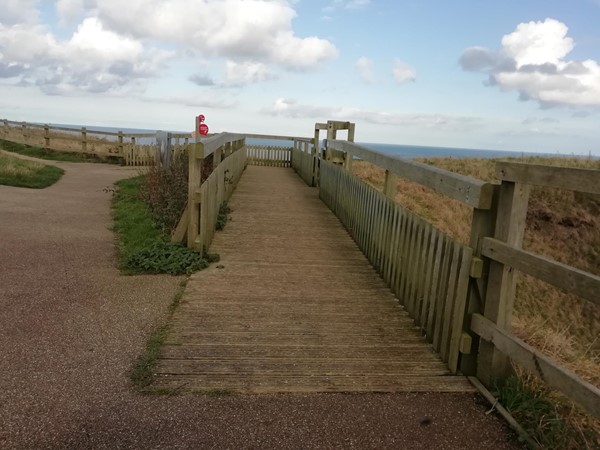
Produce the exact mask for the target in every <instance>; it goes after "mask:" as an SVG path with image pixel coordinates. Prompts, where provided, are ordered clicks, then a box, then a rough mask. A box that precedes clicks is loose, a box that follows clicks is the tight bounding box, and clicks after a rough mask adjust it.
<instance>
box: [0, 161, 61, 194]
mask: <svg viewBox="0 0 600 450" xmlns="http://www.w3.org/2000/svg"><path fill="white" fill-rule="evenodd" d="M64 173H65V171H64V170H62V169H61V168H59V167H54V166H47V165H45V164H41V163H38V162H36V161H26V160H23V159H18V158H15V157H12V156H9V155H7V154H0V184H2V185H5V186H16V187H25V188H32V189H43V188H46V187H48V186H51V185H53V184H54V183H56V182H57V181H58V180H60V177H62V176H63V174H64Z"/></svg>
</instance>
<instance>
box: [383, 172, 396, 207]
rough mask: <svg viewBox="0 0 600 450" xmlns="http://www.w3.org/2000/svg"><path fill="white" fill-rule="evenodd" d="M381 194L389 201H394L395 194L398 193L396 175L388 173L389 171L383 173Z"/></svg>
mask: <svg viewBox="0 0 600 450" xmlns="http://www.w3.org/2000/svg"><path fill="white" fill-rule="evenodd" d="M383 193H384V194H385V196H386V197H387V198H389V199H390V200H395V199H396V194H397V193H398V175H396V174H395V173H392V172H390V171H389V170H386V171H385V180H384V182H383Z"/></svg>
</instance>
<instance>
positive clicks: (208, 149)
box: [196, 133, 245, 158]
mask: <svg viewBox="0 0 600 450" xmlns="http://www.w3.org/2000/svg"><path fill="white" fill-rule="evenodd" d="M244 138H245V135H243V134H238V133H219V134H217V135H215V136H212V137H209V138H202V139H200V140H199V142H196V143H197V144H198V143H201V144H202V145H203V147H204V153H203V155H202V156H201V157H203V158H205V157H207V156H208V155H212V154H213V153H214V152H215V150H217V149H219V148H221V147H223V146H224V145H225V144H228V143H230V142H234V141H240V140H242V139H244Z"/></svg>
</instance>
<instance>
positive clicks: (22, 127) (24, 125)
mask: <svg viewBox="0 0 600 450" xmlns="http://www.w3.org/2000/svg"><path fill="white" fill-rule="evenodd" d="M21 134H22V135H23V144H27V122H23V123H22V124H21Z"/></svg>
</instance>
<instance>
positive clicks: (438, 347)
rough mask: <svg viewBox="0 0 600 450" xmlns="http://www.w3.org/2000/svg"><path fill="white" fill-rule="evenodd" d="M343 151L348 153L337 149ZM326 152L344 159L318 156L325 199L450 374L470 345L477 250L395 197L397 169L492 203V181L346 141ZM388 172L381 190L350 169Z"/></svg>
mask: <svg viewBox="0 0 600 450" xmlns="http://www.w3.org/2000/svg"><path fill="white" fill-rule="evenodd" d="M331 150H335V151H337V152H343V153H344V154H345V155H344V156H343V157H341V158H340V157H339V154H336V153H333V152H331ZM325 154H326V155H327V154H329V155H336V157H337V158H339V159H340V160H343V161H346V164H344V165H340V164H334V163H332V162H331V161H327V159H323V160H321V161H320V163H319V165H320V170H319V181H318V183H319V186H320V196H321V199H322V200H323V201H324V202H325V203H326V204H327V205H328V206H329V207H330V208H331V209H332V211H333V212H334V213H335V214H336V215H337V216H338V217H339V219H340V221H341V222H342V224H344V226H345V227H346V228H347V229H348V231H349V233H350V234H351V236H352V237H353V238H354V239H355V241H356V242H357V244H358V246H359V247H360V248H361V250H362V251H363V252H364V253H365V255H366V256H367V258H368V259H369V261H370V262H371V264H372V265H373V267H374V268H375V269H376V270H377V271H378V272H379V273H380V274H381V276H382V277H383V279H384V280H385V281H386V282H387V283H388V285H389V286H390V288H391V289H392V291H393V292H394V294H395V295H396V296H397V298H398V299H400V301H401V302H402V304H403V305H404V307H405V309H406V310H407V311H408V313H409V314H410V316H411V317H412V318H413V319H414V321H415V325H416V326H418V327H419V328H420V329H421V330H422V333H423V336H424V337H425V338H426V339H427V340H428V341H429V342H431V344H432V345H433V348H434V350H435V351H437V352H438V353H439V354H440V356H441V358H442V360H443V361H444V362H446V363H447V364H448V368H449V370H450V371H451V372H452V373H456V372H457V371H458V370H459V363H460V356H461V352H463V353H468V352H470V351H471V349H470V345H471V338H470V336H469V335H468V334H466V333H465V332H464V319H465V314H466V304H467V296H468V289H469V276H470V274H471V266H472V263H473V260H472V258H473V250H472V249H471V248H470V247H469V246H466V245H463V244H461V243H459V242H457V241H456V240H454V239H452V238H451V237H450V236H448V235H446V234H444V233H443V232H441V231H440V230H438V229H436V228H435V227H433V226H432V225H431V224H429V223H428V222H427V221H425V220H423V219H421V218H420V217H418V216H417V215H415V214H413V213H412V212H410V211H409V210H407V209H406V208H403V207H402V206H400V205H399V204H398V203H396V202H395V201H394V198H395V196H396V183H395V182H393V181H394V176H399V175H403V176H405V177H407V178H409V179H411V180H413V181H416V182H419V183H421V184H422V185H424V186H427V187H429V188H431V189H434V190H436V191H437V192H440V193H442V194H445V195H447V196H450V197H452V198H455V199H457V200H460V201H462V202H463V203H465V204H467V205H477V206H487V207H489V206H490V205H491V200H492V194H493V187H492V185H490V184H489V183H484V182H482V181H480V180H476V179H473V178H470V177H464V176H462V175H458V174H455V173H452V172H449V171H445V170H442V169H437V168H433V167H430V166H427V165H425V164H419V163H416V162H414V161H410V160H404V159H400V158H394V157H390V156H388V155H384V154H381V153H378V152H375V151H373V150H370V149H368V148H365V147H362V146H360V145H357V144H354V143H351V142H347V141H337V140H334V141H329V140H328V141H327V142H326V151H325ZM355 157H358V158H360V159H363V160H366V161H370V162H372V163H375V164H377V165H379V166H380V167H383V168H384V169H385V171H386V181H385V189H384V192H379V191H377V190H376V189H374V188H373V187H371V186H370V185H368V184H367V183H365V182H364V181H362V180H360V179H359V178H358V177H356V176H354V175H353V174H352V172H351V171H350V170H348V169H349V168H350V167H351V163H350V161H352V160H353V158H355Z"/></svg>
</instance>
